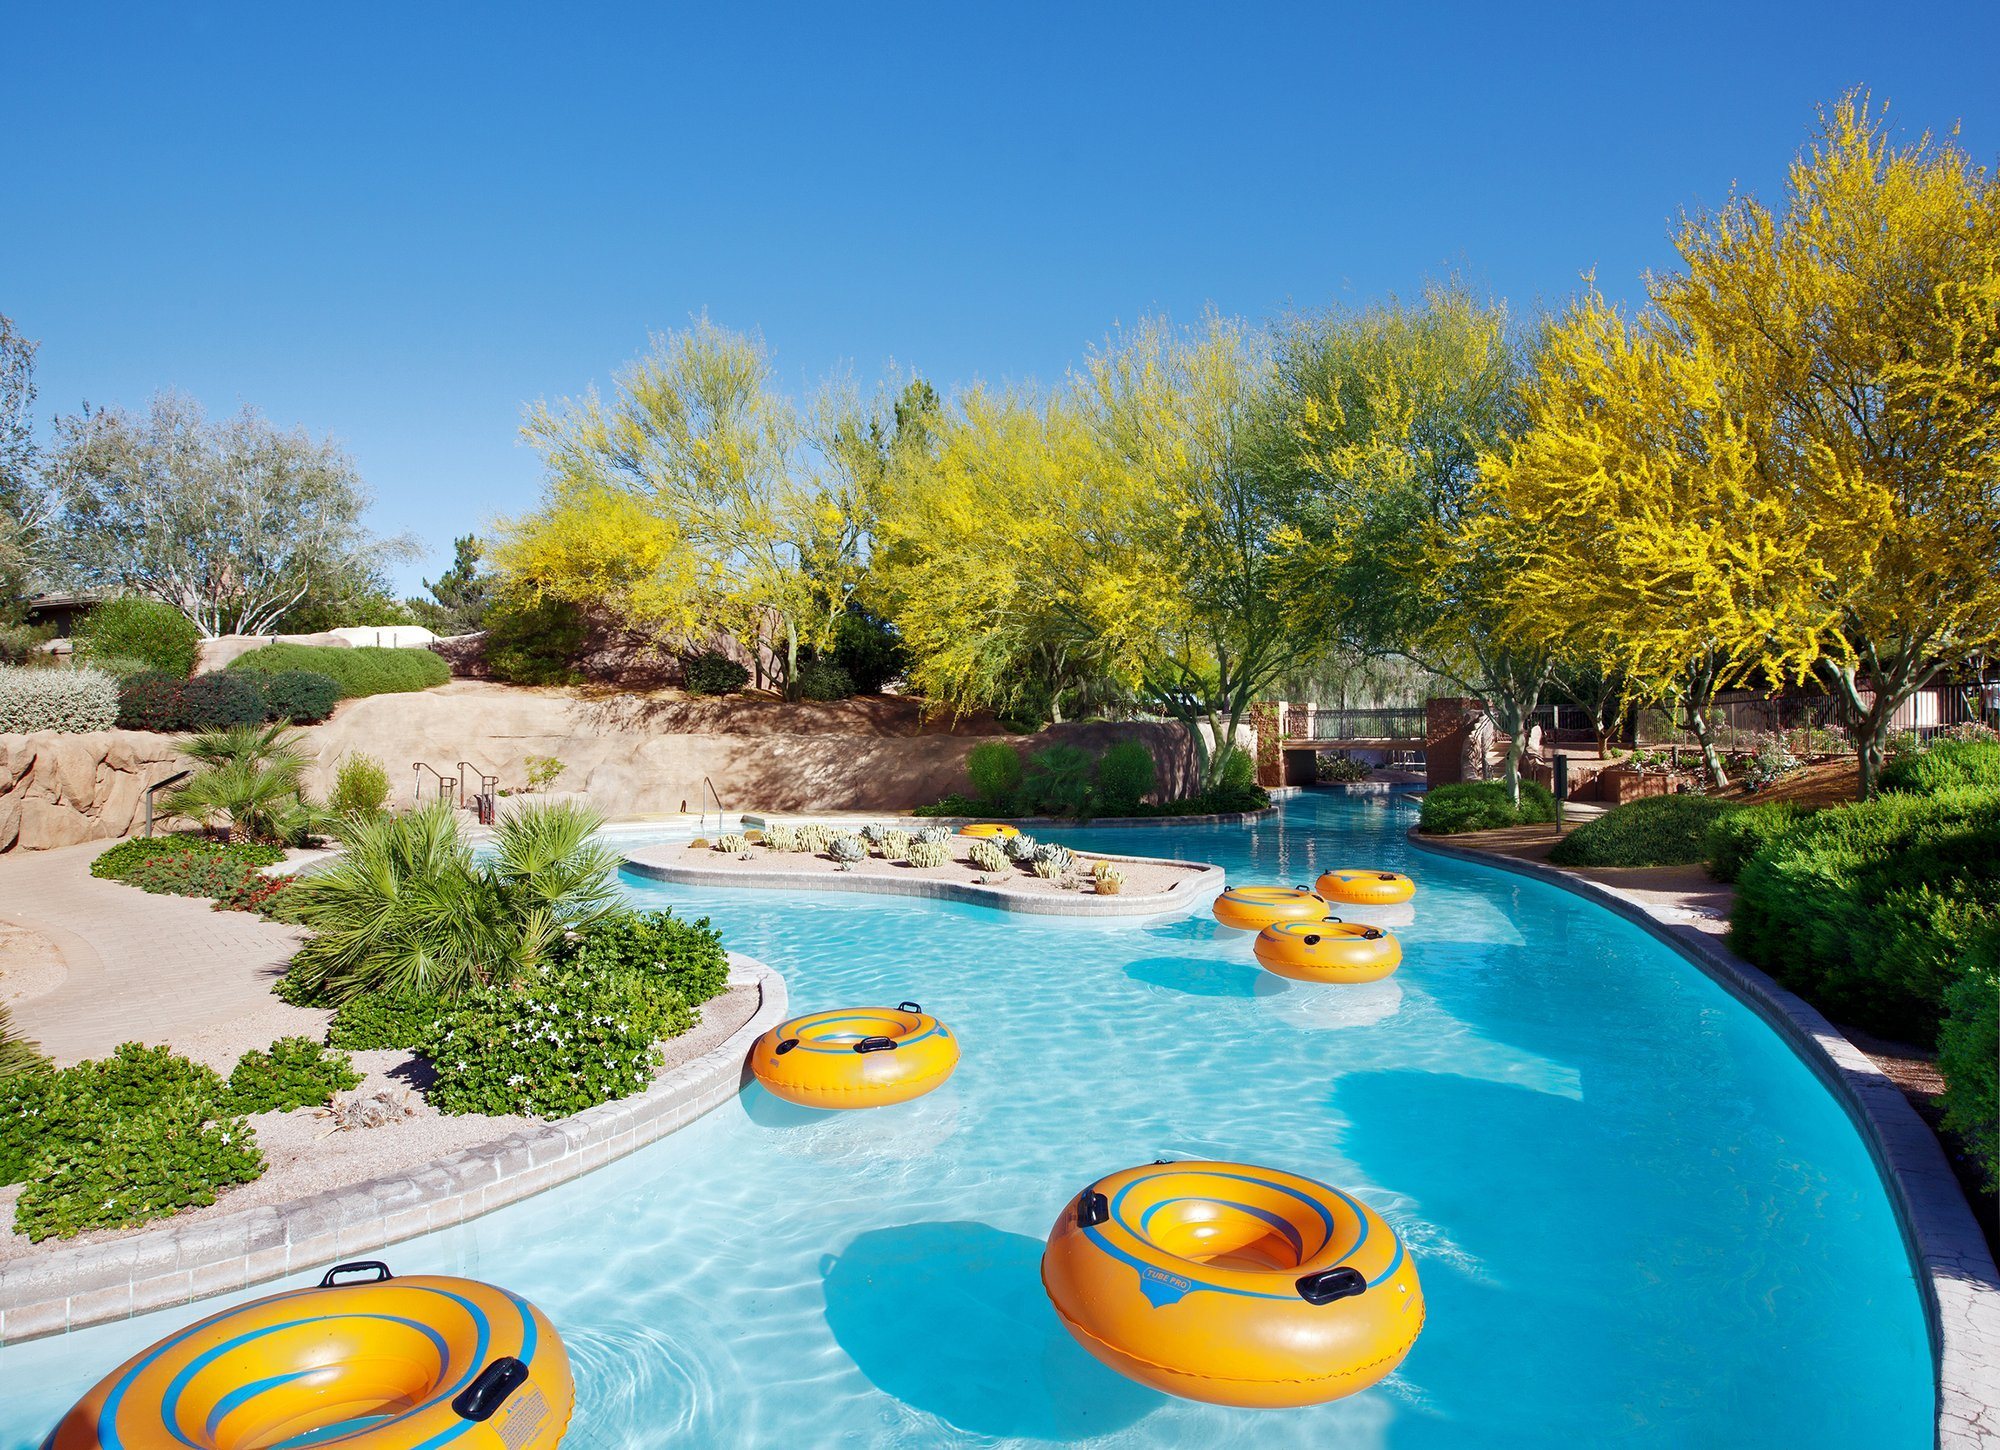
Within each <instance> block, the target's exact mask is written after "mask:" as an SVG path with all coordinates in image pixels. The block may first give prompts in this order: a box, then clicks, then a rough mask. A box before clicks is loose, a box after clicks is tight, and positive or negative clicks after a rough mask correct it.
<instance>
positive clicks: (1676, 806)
mask: <svg viewBox="0 0 2000 1450" xmlns="http://www.w3.org/2000/svg"><path fill="white" fill-rule="evenodd" d="M1741 809H1742V807H1741V806H1739V805H1737V804H1736V803H1735V802H1733V801H1725V800H1716V799H1714V798H1713V797H1710V796H1699V795H1664V796H1648V797H1646V798H1645V799H1643V800H1636V801H1630V802H1627V803H1626V804H1625V805H1622V806H1619V807H1618V808H1617V809H1615V810H1611V811H1606V812H1605V813H1604V814H1603V815H1601V816H1599V817H1598V818H1597V819H1596V820H1594V821H1588V822H1585V823H1584V824H1583V825H1581V826H1578V827H1577V828H1576V829H1575V830H1574V831H1571V832H1570V833H1569V834H1568V835H1566V836H1564V837H1563V838H1562V839H1561V840H1560V841H1558V842H1556V845H1555V849H1554V850H1553V851H1551V852H1550V853H1549V860H1551V861H1553V862H1555V863H1556V864H1557V865H1558V866H1690V865H1693V864H1695V863H1696V862H1700V861H1705V860H1707V859H1708V832H1709V828H1710V827H1711V826H1712V825H1714V823H1715V822H1716V820H1717V819H1718V818H1719V817H1722V816H1726V815H1730V814H1732V813H1734V812H1736V811H1739V810H1741Z"/></svg>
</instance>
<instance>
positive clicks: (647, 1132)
mask: <svg viewBox="0 0 2000 1450" xmlns="http://www.w3.org/2000/svg"><path fill="white" fill-rule="evenodd" d="M729 969H730V978H731V980H732V982H738V983H740V982H749V983H752V984H754V985H755V986H756V988H757V992H758V1002H757V1006H756V1008H755V1010H754V1011H752V1012H751V1014H750V1017H749V1019H748V1020H747V1021H746V1022H744V1023H743V1024H742V1025H741V1026H739V1027H737V1028H736V1029H735V1030H734V1031H732V1032H731V1033H730V1034H729V1035H728V1036H727V1037H726V1038H724V1039H723V1040H722V1041H721V1042H719V1043H717V1044H716V1045H715V1046H713V1047H711V1048H709V1049H708V1050H707V1051H706V1052H704V1053H702V1054H701V1055H700V1056H699V1057H696V1058H693V1059H692V1060H690V1061H688V1062H684V1063H682V1064H680V1065H679V1066H677V1067H673V1068H670V1069H668V1070H667V1071H665V1072H662V1073H661V1074H660V1075H659V1076H658V1077H656V1078H655V1079H654V1080H653V1083H652V1086H650V1087H648V1088H647V1089H646V1090H645V1091H644V1092H641V1093H636V1094H634V1095H633V1096H631V1097H629V1098H621V1099H619V1100H618V1101H617V1102H611V1103H601V1104H599V1105H598V1106H597V1107H594V1108H589V1109H586V1110H585V1111H583V1112H581V1113H578V1114H576V1115H575V1116H573V1117H569V1118H563V1119H561V1120H559V1121H556V1122H552V1123H541V1124H537V1125H536V1126H534V1127H532V1128H527V1129H523V1130H521V1131H519V1132H514V1133H510V1134H508V1135H507V1136H506V1137H504V1138H499V1139H496V1140H495V1141H493V1142H490V1143H482V1144H480V1145H479V1146H477V1147H474V1148H467V1149H465V1150H464V1151H462V1152H458V1153H454V1154H452V1155H451V1156H450V1157H448V1158H443V1159H440V1160H438V1161H437V1162H434V1163H431V1164H429V1165H428V1166H426V1167H424V1168H420V1169H418V1170H416V1171H415V1172H412V1173H402V1174H396V1175H394V1176H392V1177H387V1178H377V1179H371V1180H370V1181H368V1182H365V1183H356V1184H353V1185H351V1186H349V1187H347V1188H341V1189H335V1190H331V1191H329V1192H326V1193H320V1194H315V1195H314V1196H313V1197H311V1198H307V1199H299V1200H295V1201H294V1202H291V1203H282V1204H272V1205H268V1206H264V1207H258V1208H247V1209H242V1210H240V1211H238V1212H236V1213H227V1214H221V1215H219V1216H216V1217H213V1218H205V1219H201V1220H198V1221H194V1222H185V1221H184V1222H175V1221H174V1220H172V1219H167V1220H165V1221H163V1222H161V1223H158V1224H155V1225H154V1226H152V1227H151V1228H147V1229H142V1230H139V1231H138V1232H135V1233H130V1234H126V1235H123V1236H121V1237H119V1238H115V1239H108V1240H105V1241H103V1242H100V1243H86V1244H54V1245H50V1246H48V1252H46V1253H44V1254H37V1255H34V1256H31V1257H27V1258H22V1259H14V1260H10V1261H7V1262H5V1263H0V1343H4V1342H7V1341H10V1340H23V1339H34V1338H39V1337H41V1336H44V1335H50V1334H60V1333H62V1332H64V1331H65V1330H73V1329H82V1328H85V1327H87V1326H89V1325H93V1324H101V1323H104V1322H106V1321H109V1320H117V1319H129V1318H131V1317H132V1316H133V1315H135V1314H145V1313H147V1312H148V1311H150V1310H156V1309H167V1308H170V1307H172V1306H174V1305H179V1304H187V1303H191V1302H193V1301H194V1300H197V1299H203V1298H206V1297H208V1296H209V1295H212V1294H221V1293H225V1292H228V1291H230V1290H234V1289H241V1288H244V1287H246V1286H252V1285H258V1284H265V1283H268V1282H269V1281H271V1280H273V1279H279V1278H283V1277H284V1276H286V1275H288V1274H296V1273H300V1272H302V1271H304V1270H308V1269H312V1270H317V1269H321V1268H324V1267H326V1266H327V1265H330V1264H332V1263H333V1262H334V1261H335V1260H337V1259H352V1258H357V1257H359V1256H361V1255H365V1254H372V1253H375V1252H376V1251H378V1250H381V1249H383V1248H386V1247H387V1246H388V1245H391V1244H395V1243H399V1242H401V1241H402V1240H405V1239H410V1238H415V1237H417V1236H419V1235H421V1234H426V1233H430V1232H431V1231H433V1230H434V1229H438V1228H442V1227H445V1226H447V1225H450V1224H457V1223H463V1222H466V1221H467V1220H469V1219H474V1218H477V1217H479V1216H480V1215H481V1214H487V1213H491V1212H493V1211H494V1210H495V1209H497V1208H502V1207H504V1206H506V1205H508V1204H510V1203H515V1202H517V1201H519V1200H521V1199H523V1198H526V1197H528V1196H529V1195H531V1194H536V1193H540V1192H542V1191H543V1190H545V1189H548V1188H552V1187H554V1186H555V1185H556V1184H558V1183H563V1182H566V1181H567V1180H569V1179H572V1178H576V1177H578V1176H579V1175H581V1174H585V1173H588V1172H590V1171H591V1170H592V1169H595V1168H600V1167H602V1166H603V1165H604V1164H606V1163H609V1162H611V1161H612V1160H613V1159H616V1158H622V1157H623V1156H625V1155H626V1154H628V1153H631V1152H633V1151H635V1150H636V1149H639V1148H643V1147H644V1146H646V1145H647V1144H648V1143H651V1142H654V1141H655V1140H657V1139H659V1138H662V1137H664V1136H665V1135H667V1134H668V1133H671V1132H673V1131H674V1130H675V1129H677V1128H680V1127H683V1126H685V1125H686V1124H688V1123H691V1122H693V1121H694V1120H695V1119H696V1118H698V1117H700V1116H701V1115H702V1114H703V1113H706V1112H708V1111H710V1110H711V1109H713V1108H714V1107H716V1106H717V1105H718V1104H720V1103H722V1102H724V1101H726V1100H728V1099H729V1098H731V1097H734V1096H735V1095H736V1092H737V1090H738V1089H739V1088H740V1087H741V1085H742V1083H743V1081H744V1078H745V1068H744V1060H745V1058H746V1056H747V1055H748V1053H749V1051H750V1044H751V1043H753V1042H755V1041H756V1040H757V1038H758V1037H759V1036H760V1035H761V1034H762V1033H764V1032H766V1031H768V1030H769V1029H770V1028H772V1027H773V1026H775V1025H777V1024H778V1023H779V1022H782V1021H783V1020H784V1018H785V981H784V978H783V977H781V976H779V975H778V974H777V973H776V972H774V971H772V970H771V969H770V968H769V967H767V966H765V965H764V964H763V963H762V962H759V961H756V960H754V959H752V958H749V957H745V956H743V955H741V954H740V953H735V952H732V953H730V961H729ZM377 1131H381V1130H377ZM4 1424H5V1420H4V1417H0V1425H4ZM0 1443H4V1441H0Z"/></svg>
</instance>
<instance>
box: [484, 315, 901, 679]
mask: <svg viewBox="0 0 2000 1450" xmlns="http://www.w3.org/2000/svg"><path fill="white" fill-rule="evenodd" d="M860 408H861V405H860V403H859V401H858V400H857V399H856V398H854V396H853V395H852V393H851V390H846V389H831V388H830V389H828V390H827V391H826V393H825V394H824V395H823V396H822V398H821V399H820V400H819V402H818V404H817V405H816V406H815V407H814V408H813V409H812V410H810V412H809V414H807V415H806V416H801V414H800V412H799V410H797V409H796V408H794V407H793V406H792V404H791V403H790V402H789V401H788V400H786V399H785V398H784V397H782V396H781V395H779V394H778V393H777V392H776V391H775V390H774V389H773V388H772V386H771V363H770V358H769V356H768V354H767V353H766V352H765V350H764V348H763V346H762V344H761V343H760V342H758V341H757V340H756V339H754V338H751V337H746V336H743V335H742V334H738V333H732V332H729V331H727V330H725V329H723V328H719V327H716V326H715V325H713V324H712V323H709V322H708V321H706V320H703V321H701V322H699V323H697V324H696V325H695V326H694V327H692V328H690V329H689V330H688V331H686V332H683V333H678V334H674V335H671V336H667V337H662V338H658V339H656V340H655V342H654V346H653V349H652V351H651V352H650V353H648V355H647V356H645V357H644V358H641V359H640V360H639V361H638V362H637V363H635V364H633V365H632V366H631V367H630V368H628V369H627V370H626V371H625V372H624V373H623V374H621V375H620V376H619V378H618V382H617V390H616V393H615V395H614V397H613V398H612V399H611V400H610V401H609V402H606V401H605V400H603V399H602V398H600V397H599V396H598V395H597V394H596V393H595V392H593V393H591V394H589V395H588V396H586V397H584V398H581V399H576V400H569V401H565V402H563V403H560V404H556V405H549V404H539V405H537V406H535V407H534V408H532V409H530V410H529V414H528V418H527V422H526V424H525V427H524V431H525V433H526V435H527V437H528V438H529V440H530V441H531V442H532V443H534V444H535V446H536V447H537V448H538V449H540V451H541V453H542V457H543V461H544V465H545V468H546V473H547V483H546V493H545V498H544V502H543V506H542V508H541V509H539V510H538V511H537V512H535V513H534V514H531V515H529V516H527V517H525V518H521V519H517V520H513V521H511V522H510V523H508V524H507V525H505V526H504V527H503V528H502V530H501V531H500V537H499V541H498V547H497V548H496V551H495V560H496V563H497V564H498V565H499V567H500V569H501V571H502V572H503V573H504V574H505V575H506V576H507V578H508V579H509V581H510V583H511V584H513V585H514V586H515V587H525V588H527V589H528V590H529V591H530V592H532V593H533V594H535V595H538V596H543V597H551V598H557V599H562V600H566V601H568V602H571V603H575V604H582V605H588V606H594V607H602V608H606V609H609V610H611V611H612V612H613V613H615V614H616V615H618V616H619V617H620V618H621V619H622V620H624V621H625V622H627V623H629V624H632V625H634V626H637V627H640V628H645V629H650V630H653V631H655V632H657V633H659V634H661V635H662V636H663V637H665V638H667V639H668V640H669V641H670V642H671V643H674V644H686V643H690V642H696V643H698V642H700V640H701V638H702V636H703V635H704V634H706V633H707V632H709V631H713V630H715V629H722V630H725V631H727V632H729V633H731V634H734V635H735V636H737V637H738V638H739V639H742V640H743V641H744V642H745V643H746V644H748V645H750V646H752V647H753V650H752V652H753V654H760V652H759V651H757V650H756V649H755V647H756V646H769V647H771V648H772V649H773V650H774V651H775V652H776V655H777V658H778V661H779V667H780V670H781V672H782V676H783V679H784V680H785V681H786V682H790V681H791V680H793V679H794V678H795V677H796V674H797V670H798V665H799V658H800V652H801V651H802V650H811V649H824V648H827V647H830V646H831V644H832V641H833V637H834V634H835V632H836V631H837V629H838V627H839V624H840V620H841V617H842V615H843V614H845V612H846V610H847V607H848V602H849V600H850V599H851V598H852V596H853V594H854V592H855V590H856V589H857V588H858V587H859V585H860V583H861V580H862V577H863V574H864V572H865V561H864V557H863V545H864V541H865V536H866V532H867V524H868V500H867V498H866V496H865V495H866V487H867V481H868V472H867V450H866V449H865V448H864V447H861V446H857V445H858V440H860V439H863V438H865V436H866V432H867V429H866V422H865V420H863V419H860V418H858V417H857V416H856V414H857V413H858V412H859V411H860Z"/></svg>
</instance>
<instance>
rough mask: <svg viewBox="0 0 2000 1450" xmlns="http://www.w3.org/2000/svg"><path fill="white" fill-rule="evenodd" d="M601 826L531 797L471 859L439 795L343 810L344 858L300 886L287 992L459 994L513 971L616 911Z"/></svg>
mask: <svg viewBox="0 0 2000 1450" xmlns="http://www.w3.org/2000/svg"><path fill="white" fill-rule="evenodd" d="M603 823H604V822H603V817H601V816H600V815H598V814H597V812H595V811H593V810H590V809H588V808H586V807H584V806H580V805H576V804H574V803H572V802H568V801H552V802H535V803H532V804H529V805H525V806H523V807H521V808H520V809H519V810H517V811H514V812H513V813H511V814H509V815H508V816H507V817H506V818H505V819H504V820H503V821H501V823H500V825H499V827H498V828H497V829H496V831H495V832H494V850H493V853H492V856H491V858H490V859H487V860H478V859H475V857H474V855H473V851H472V846H471V844H470V843H469V842H468V841H467V840H466V838H465V832H464V828H463V827H462V826H461V825H460V823H459V819H458V814H457V812H455V811H454V810H453V809H452V808H451V806H450V805H449V804H448V803H446V802H443V801H435V802H432V803H431V804H430V805H427V806H424V807H422V808H420V809H418V810H414V811H407V812H404V813H402V814H400V815H389V816H380V817H375V818H368V817H359V816H350V817H347V818H345V819H344V820H342V821H341V822H340V823H339V824H338V826H337V827H336V834H337V835H338V836H339V838H340V842H341V845H342V846H343V847H344V848H345V849H344V850H343V852H342V854H341V855H340V857H339V858H338V859H337V860H336V861H335V862H334V864H333V865H332V866H331V867H329V868H328V869H327V870H325V871H322V872H320V873H318V874H317V875H314V876H312V877H310V878H308V879H307V880H305V881H302V882H300V883H299V885H298V887H297V888H296V892H297V897H298V899H297V901H296V903H295V906H294V910H295V912H296V914H297V916H298V919H299V920H300V921H301V922H303V923H304V924H305V925H306V926H309V927H311V928H312V929H313V932H314V935H313V937H312V939H311V940H310V941H308V942H307V943H306V944H305V945H304V946H303V947H301V948H300V949H299V952H298V954H297V955H296V956H295V957H293V959H292V967H291V971H290V972H289V973H287V974H286V980H287V982H288V983H291V984H292V985H291V986H290V988H289V990H290V992H292V993H293V994H295V996H294V1000H317V1001H321V1002H324V1003H326V1004H328V1005H333V1006H338V1005H339V1004H341V1003H343V1002H346V1001H348V1000H350V999H352V998H353V997H355V996H357V995H360V994H363V993H391V994H398V995H404V996H409V995H419V996H438V997H447V998H457V997H460V996H462V995H463V994H464V993H466V992H468V991H471V990H472V989H474V988H477V987H486V986H494V985H505V984H507V983H508V982H511V981H513V980H514V979H515V978H516V977H517V976H518V975H519V974H520V973H522V972H523V971H526V970H528V969H529V968H532V967H534V966H536V965H537V964H539V963H540V962H542V961H543V960H545V959H546V958H547V957H548V956H549V954H550V952H551V951H552V950H554V949H555V947H556V946H557V945H558V944H559V943H560V942H561V941H562V939H563V937H564V934H565V933H567V932H571V931H579V930H583V929H585V928H587V927H589V926H590V925H592V924H593V923H595V922H597V921H599V920H601V919H603V918H604V917H606V916H608V915H610V914H611V913H612V912H614V911H616V910H617V909H618V901H619V896H618V887H617V882H616V872H617V869H618V856H617V854H616V853H615V852H613V851H611V850H610V849H609V848H607V847H605V846H603V845H601V844H599V843H598V842H597V841H595V840H594V839H593V837H594V835H595V833H596V831H597V829H598V827H600V826H601V825H603ZM294 979H296V980H294Z"/></svg>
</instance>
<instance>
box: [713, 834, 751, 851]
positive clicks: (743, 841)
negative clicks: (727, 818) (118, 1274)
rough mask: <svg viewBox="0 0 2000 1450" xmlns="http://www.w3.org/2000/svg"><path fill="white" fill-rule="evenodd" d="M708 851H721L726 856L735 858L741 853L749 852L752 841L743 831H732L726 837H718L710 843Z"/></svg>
mask: <svg viewBox="0 0 2000 1450" xmlns="http://www.w3.org/2000/svg"><path fill="white" fill-rule="evenodd" d="M708 849H709V850H711V851H720V852H721V853H722V854H723V855H725V856H733V855H735V854H736V853H737V852H739V851H747V850H749V849H750V841H749V839H748V838H747V837H746V836H744V834H743V833H742V832H741V831H731V832H729V833H728V834H726V835H721V836H717V837H716V838H715V839H714V840H713V841H710V842H709V843H708Z"/></svg>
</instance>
